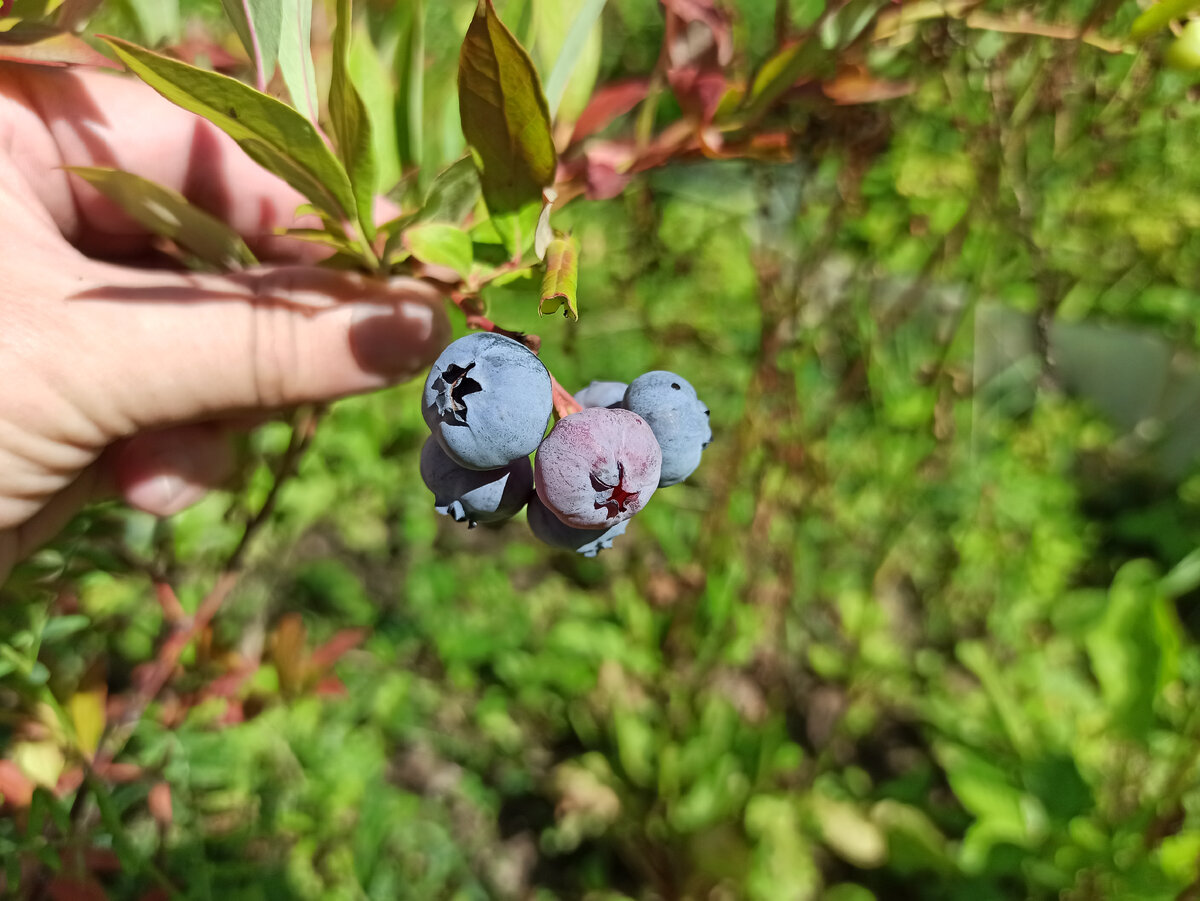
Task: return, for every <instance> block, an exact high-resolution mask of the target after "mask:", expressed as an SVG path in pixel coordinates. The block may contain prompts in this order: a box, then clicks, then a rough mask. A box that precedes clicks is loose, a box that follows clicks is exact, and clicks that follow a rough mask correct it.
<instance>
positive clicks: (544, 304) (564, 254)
mask: <svg viewBox="0 0 1200 901" xmlns="http://www.w3.org/2000/svg"><path fill="white" fill-rule="evenodd" d="M578 280H579V245H578V243H577V242H576V241H575V239H574V238H572V237H571V236H570V235H558V236H556V237H555V238H554V240H553V241H551V242H550V246H549V247H547V248H546V274H545V276H544V277H543V278H542V299H541V303H540V304H539V305H538V314H539V315H545V314H546V313H553V312H555V311H557V310H558V308H559V307H563V308H564V309H563V315H564V316H569V317H570V318H571V321H572V322H578V321H579V307H578V305H577V304H578V299H577V297H576V289H577V284H578Z"/></svg>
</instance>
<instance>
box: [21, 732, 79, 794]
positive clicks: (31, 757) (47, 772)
mask: <svg viewBox="0 0 1200 901" xmlns="http://www.w3.org/2000/svg"><path fill="white" fill-rule="evenodd" d="M12 760H13V763H15V764H16V765H17V767H18V768H20V770H21V772H22V773H23V774H25V776H27V777H28V778H29V780H30V781H31V782H33V783H34V785H41V786H44V787H46V788H53V787H54V785H55V784H56V783H57V782H58V777H59V776H60V775H62V771H63V767H65V766H66V758H65V757H63V752H62V749H61V748H59V746H58V745H57V743H55V742H53V741H50V740H45V741H23V742H18V743H17V744H16V745H14V746H13V749H12Z"/></svg>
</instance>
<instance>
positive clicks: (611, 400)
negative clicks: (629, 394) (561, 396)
mask: <svg viewBox="0 0 1200 901" xmlns="http://www.w3.org/2000/svg"><path fill="white" fill-rule="evenodd" d="M628 387H629V386H628V385H627V384H625V382H592V383H591V384H590V385H588V386H587V387H586V388H581V389H580V390H579V391H577V392H576V394H575V400H576V402H577V403H578V404H579V406H581V407H608V408H609V409H613V410H615V409H616V408H617V407H619V406H621V401H623V400H624V399H625V389H626V388H628Z"/></svg>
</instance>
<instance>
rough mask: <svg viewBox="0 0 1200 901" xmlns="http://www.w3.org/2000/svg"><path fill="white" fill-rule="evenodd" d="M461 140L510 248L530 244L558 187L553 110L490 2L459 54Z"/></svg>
mask: <svg viewBox="0 0 1200 901" xmlns="http://www.w3.org/2000/svg"><path fill="white" fill-rule="evenodd" d="M458 102H459V111H460V114H461V117H462V129H463V134H464V135H465V136H466V139H467V143H468V144H470V145H471V148H472V149H473V151H474V152H475V155H476V157H475V159H476V164H477V165H478V166H479V169H480V182H481V184H482V186H483V197H484V200H485V201H486V202H487V206H488V211H489V212H490V213H491V215H492V217H493V219H495V220H497V222H496V225H497V230H499V231H500V232H501V234H502V235H504V236H505V238H506V243H507V244H508V246H509V249H510V250H513V251H514V252H518V251H519V250H520V248H521V246H522V245H523V243H524V242H525V241H527V240H532V237H533V231H532V228H531V227H530V228H527V227H525V217H526V216H527V215H528V214H527V212H526V211H527V209H528V208H529V207H530V206H532V207H533V210H534V212H533V219H534V221H536V219H537V213H538V211H539V210H540V208H541V197H542V188H544V187H546V186H548V185H550V184H551V183H552V182H553V181H554V173H555V166H556V157H555V152H554V140H553V138H552V136H551V133H550V112H549V109H548V108H547V106H546V98H545V97H544V96H543V95H542V88H541V81H540V79H539V78H538V74H537V70H536V69H535V68H534V65H533V62H532V60H530V58H529V54H528V53H526V52H525V50H524V48H522V47H521V45H520V44H519V43H518V42H517V39H516V38H514V37H513V35H512V33H511V32H510V31H509V30H508V29H507V28H505V27H504V24H503V23H502V22H501V21H500V19H499V17H498V16H497V15H496V10H495V7H494V6H493V5H492V2H491V0H479V5H478V7H477V8H476V11H475V17H474V18H473V19H472V20H471V25H470V28H468V29H467V36H466V39H465V40H464V41H463V46H462V52H461V53H460V55H459V66H458Z"/></svg>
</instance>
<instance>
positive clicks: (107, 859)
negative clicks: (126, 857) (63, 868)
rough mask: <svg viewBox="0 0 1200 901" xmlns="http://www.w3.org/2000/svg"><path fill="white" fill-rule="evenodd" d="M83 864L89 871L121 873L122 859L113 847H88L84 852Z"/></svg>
mask: <svg viewBox="0 0 1200 901" xmlns="http://www.w3.org/2000/svg"><path fill="white" fill-rule="evenodd" d="M83 865H84V866H85V867H87V869H88V872H89V873H119V872H120V871H121V859H120V858H119V857H117V853H116V852H115V851H113V850H112V849H111V848H86V849H84V852H83Z"/></svg>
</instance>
